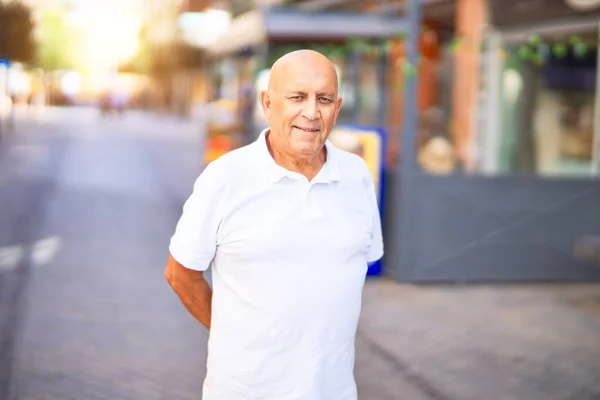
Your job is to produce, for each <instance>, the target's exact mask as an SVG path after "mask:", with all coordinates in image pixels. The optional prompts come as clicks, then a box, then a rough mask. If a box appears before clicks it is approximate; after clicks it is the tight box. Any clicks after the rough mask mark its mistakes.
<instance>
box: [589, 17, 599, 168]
mask: <svg viewBox="0 0 600 400" xmlns="http://www.w3.org/2000/svg"><path fill="white" fill-rule="evenodd" d="M598 39H599V41H600V21H598ZM596 52H597V53H596V68H598V67H599V66H600V44H599V45H598V46H597V47H596ZM594 106H595V107H594V108H595V110H594V140H593V141H592V146H593V147H592V166H591V173H592V175H593V176H597V175H598V174H600V74H598V73H596V99H595V104H594Z"/></svg>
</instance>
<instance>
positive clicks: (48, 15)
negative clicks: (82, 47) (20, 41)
mask: <svg viewBox="0 0 600 400" xmlns="http://www.w3.org/2000/svg"><path fill="white" fill-rule="evenodd" d="M65 17H66V14H65V13H63V12H59V11H48V12H45V13H44V14H43V15H42V17H41V20H40V26H39V35H38V37H37V54H36V58H35V61H36V64H37V66H39V67H40V68H42V69H45V70H48V71H53V70H61V69H73V68H75V67H76V66H77V59H76V55H77V50H78V47H77V44H78V43H77V38H78V37H79V35H78V32H77V29H76V28H74V27H71V26H69V25H68V24H67V22H66V18H65Z"/></svg>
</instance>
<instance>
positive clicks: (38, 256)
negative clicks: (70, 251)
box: [31, 236, 62, 267]
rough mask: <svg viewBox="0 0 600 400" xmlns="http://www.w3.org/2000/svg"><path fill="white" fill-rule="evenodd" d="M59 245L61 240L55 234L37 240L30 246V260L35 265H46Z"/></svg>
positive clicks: (58, 248) (56, 251)
mask: <svg viewBox="0 0 600 400" xmlns="http://www.w3.org/2000/svg"><path fill="white" fill-rule="evenodd" d="M61 247H62V240H61V239H60V238H59V237H57V236H54V237H50V238H46V239H42V240H39V241H37V242H36V243H35V244H34V245H33V246H32V247H31V261H32V262H33V264H34V265H35V266H37V267H41V266H44V265H47V264H49V263H50V262H51V261H52V260H53V259H54V257H55V256H56V253H58V251H59V250H60V248H61Z"/></svg>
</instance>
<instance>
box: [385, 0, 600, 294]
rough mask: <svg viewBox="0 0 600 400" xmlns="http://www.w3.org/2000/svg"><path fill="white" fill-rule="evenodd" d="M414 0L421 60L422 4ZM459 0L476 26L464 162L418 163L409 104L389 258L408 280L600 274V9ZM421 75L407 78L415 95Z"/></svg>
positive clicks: (469, 43)
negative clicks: (444, 168) (458, 166)
mask: <svg viewBox="0 0 600 400" xmlns="http://www.w3.org/2000/svg"><path fill="white" fill-rule="evenodd" d="M407 3H408V4H409V13H408V16H407V17H408V19H409V21H410V23H411V27H412V28H411V30H410V32H411V37H410V38H409V39H410V40H409V41H410V46H411V48H412V49H413V54H412V55H411V57H412V58H413V59H415V58H416V55H415V54H414V48H415V47H416V43H417V40H416V36H417V32H418V30H417V28H416V27H417V26H418V25H419V23H420V11H421V5H420V2H419V1H418V0H408V1H407ZM457 3H458V4H457V21H458V23H457V30H458V32H457V33H458V34H459V35H465V37H461V38H460V39H461V40H462V41H463V45H462V49H461V50H459V51H458V52H457V53H456V54H455V55H454V69H455V75H454V77H455V79H454V82H453V85H454V89H453V90H454V96H453V102H452V109H453V110H452V115H453V139H454V141H455V143H456V144H457V145H458V152H459V154H460V158H461V163H462V164H463V166H464V168H463V169H462V171H454V172H452V173H450V174H447V175H434V174H431V173H428V172H426V171H424V170H423V169H422V168H420V167H419V165H418V163H417V155H416V148H417V132H418V130H419V121H418V120H417V116H416V113H414V112H413V113H411V112H410V109H409V110H408V112H406V113H405V118H406V121H405V125H404V127H405V129H404V136H403V143H402V144H403V152H402V164H401V166H400V167H399V170H396V171H395V174H393V176H392V177H391V178H390V179H388V181H391V182H390V183H391V185H390V190H391V191H392V192H393V193H392V201H391V203H393V204H399V207H398V212H397V213H394V214H393V215H392V217H393V218H392V221H391V224H392V228H391V229H390V230H389V231H388V234H387V243H386V244H387V248H388V254H387V259H386V266H388V267H391V268H390V272H391V273H392V274H393V275H394V277H395V278H396V279H397V280H399V281H405V282H514V281H538V282H539V281H557V282H567V281H580V282H581V281H583V282H591V281H600V268H599V267H600V265H599V264H598V258H597V257H596V258H594V257H592V256H590V255H591V254H598V253H597V251H596V250H595V249H594V248H593V246H598V244H599V243H600V240H598V238H600V179H599V176H598V174H599V170H598V138H599V135H598V129H599V124H600V118H599V117H598V116H599V115H600V113H599V110H600V104H599V101H598V92H599V91H598V87H597V79H598V76H599V75H598V61H597V60H598V24H599V22H600V9H598V8H594V6H596V5H595V4H592V3H595V2H592V1H577V0H571V1H563V0H552V1H544V2H535V1H527V2H524V1H520V0H510V1H508V0H490V1H487V2H486V1H484V0H459V1H458V2H457ZM575 3H580V4H576V5H574V4H575ZM584 3H585V4H584ZM582 4H583V5H585V9H583V8H581V7H583V5H582ZM580 6H581V7H580ZM598 6H600V4H598ZM486 7H488V10H487V11H489V12H485V11H486V10H485V8H486ZM479 11H481V12H479ZM483 15H489V18H490V19H489V21H485V19H484V18H480V17H481V16H483ZM418 79H420V77H418V76H417V77H415V78H414V79H409V80H408V81H407V84H406V88H407V89H406V93H405V96H406V97H405V98H406V101H410V99H411V98H414V97H415V93H416V88H417V81H418ZM413 109H414V106H413Z"/></svg>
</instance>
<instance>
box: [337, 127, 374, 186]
mask: <svg viewBox="0 0 600 400" xmlns="http://www.w3.org/2000/svg"><path fill="white" fill-rule="evenodd" d="M329 140H330V141H331V143H333V144H334V145H335V146H336V147H338V148H340V149H342V150H345V151H348V152H350V153H354V154H357V155H359V156H360V157H361V158H362V159H363V160H365V163H366V164H367V167H368V168H369V171H370V172H371V176H372V177H373V182H374V183H375V191H376V193H377V196H379V193H380V184H381V183H380V175H381V168H382V160H381V151H382V148H381V147H382V141H381V136H380V135H379V133H378V132H377V131H369V130H361V129H352V128H348V127H340V128H336V129H334V130H333V131H332V132H331V135H330V136H329Z"/></svg>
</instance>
